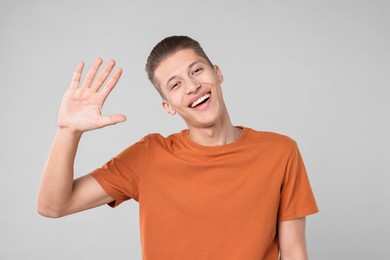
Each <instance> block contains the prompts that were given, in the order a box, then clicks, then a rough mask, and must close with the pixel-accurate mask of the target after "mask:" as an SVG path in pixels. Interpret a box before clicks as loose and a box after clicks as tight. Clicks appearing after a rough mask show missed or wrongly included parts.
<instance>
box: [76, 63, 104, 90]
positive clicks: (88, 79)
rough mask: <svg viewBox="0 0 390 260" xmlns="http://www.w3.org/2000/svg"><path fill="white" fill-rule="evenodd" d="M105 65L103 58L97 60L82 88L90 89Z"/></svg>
mask: <svg viewBox="0 0 390 260" xmlns="http://www.w3.org/2000/svg"><path fill="white" fill-rule="evenodd" d="M102 63H103V59H102V58H97V59H96V60H95V62H94V63H93V64H92V67H91V68H90V69H89V71H88V73H87V76H85V79H84V82H83V85H82V86H81V87H82V88H89V86H90V85H91V82H92V81H93V79H94V78H95V76H96V73H97V71H98V70H99V68H100V66H101V65H102Z"/></svg>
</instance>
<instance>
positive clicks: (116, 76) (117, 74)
mask: <svg viewBox="0 0 390 260" xmlns="http://www.w3.org/2000/svg"><path fill="white" fill-rule="evenodd" d="M121 75H122V68H117V69H116V70H115V72H114V73H113V74H112V76H111V78H110V79H109V80H108V81H107V83H106V85H105V86H104V87H103V89H102V91H101V94H102V96H103V102H104V101H105V100H106V98H107V96H108V95H109V94H110V92H111V91H112V89H113V88H114V87H115V85H116V83H118V80H119V79H120V77H121Z"/></svg>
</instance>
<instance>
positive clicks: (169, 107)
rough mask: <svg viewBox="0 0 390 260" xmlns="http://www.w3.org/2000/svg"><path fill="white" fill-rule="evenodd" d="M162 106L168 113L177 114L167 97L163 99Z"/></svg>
mask: <svg viewBox="0 0 390 260" xmlns="http://www.w3.org/2000/svg"><path fill="white" fill-rule="evenodd" d="M162 106H163V108H164V110H165V111H166V112H167V113H168V114H170V115H172V116H174V115H175V114H176V111H175V110H173V109H172V107H171V105H170V104H169V103H168V101H166V100H165V99H163V101H162Z"/></svg>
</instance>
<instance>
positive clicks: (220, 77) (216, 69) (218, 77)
mask: <svg viewBox="0 0 390 260" xmlns="http://www.w3.org/2000/svg"><path fill="white" fill-rule="evenodd" d="M214 72H215V74H216V75H217V79H218V82H219V84H222V82H223V75H222V71H221V69H220V68H219V66H218V65H214Z"/></svg>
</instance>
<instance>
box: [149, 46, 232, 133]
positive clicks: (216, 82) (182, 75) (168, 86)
mask: <svg viewBox="0 0 390 260" xmlns="http://www.w3.org/2000/svg"><path fill="white" fill-rule="evenodd" d="M155 77H156V79H157V81H158V82H159V87H160V88H161V91H162V93H163V94H164V96H165V99H164V100H163V107H164V109H165V110H166V111H167V112H168V113H169V114H172V115H174V114H176V113H178V114H179V115H180V116H181V117H182V118H183V119H184V121H185V122H186V124H187V126H188V127H189V128H191V127H198V128H199V127H210V126H212V125H213V124H215V123H216V122H217V121H218V120H222V119H223V116H224V115H225V113H227V112H226V108H225V104H224V101H223V98H222V91H221V87H220V84H221V83H222V81H223V77H222V73H221V71H220V70H219V68H218V66H216V65H215V66H214V67H210V65H209V63H208V62H207V61H206V60H205V59H204V58H203V57H201V56H199V55H197V54H196V53H195V51H193V50H192V49H184V50H181V51H178V52H176V53H175V54H173V55H171V56H169V57H168V58H167V59H166V60H164V61H163V62H162V63H161V64H160V65H159V66H158V67H157V69H156V71H155Z"/></svg>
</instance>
